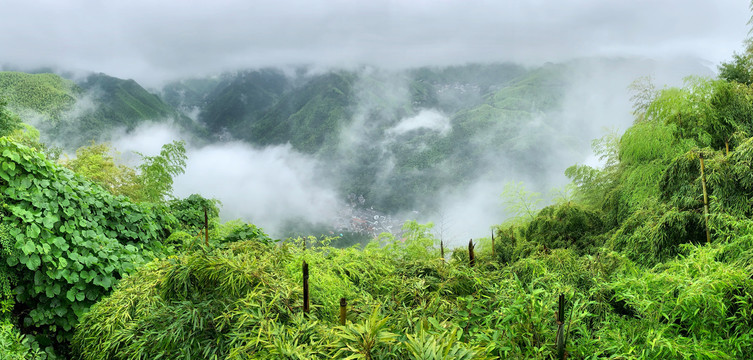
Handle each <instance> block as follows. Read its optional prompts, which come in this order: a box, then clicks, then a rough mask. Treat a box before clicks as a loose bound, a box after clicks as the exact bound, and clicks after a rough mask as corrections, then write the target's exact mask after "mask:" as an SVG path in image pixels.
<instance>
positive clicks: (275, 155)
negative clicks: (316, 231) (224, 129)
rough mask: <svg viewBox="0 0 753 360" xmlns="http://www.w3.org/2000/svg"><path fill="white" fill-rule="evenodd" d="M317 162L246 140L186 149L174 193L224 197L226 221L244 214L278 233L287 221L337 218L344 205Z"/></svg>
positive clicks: (298, 154) (330, 221)
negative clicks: (259, 147) (244, 142)
mask: <svg viewBox="0 0 753 360" xmlns="http://www.w3.org/2000/svg"><path fill="white" fill-rule="evenodd" d="M318 166H319V164H318V162H317V161H316V160H314V159H312V158H310V157H308V156H306V155H303V154H301V153H298V152H296V151H294V150H293V149H292V148H291V147H290V146H289V145H285V146H272V147H267V148H264V149H256V148H252V147H250V146H248V145H247V144H242V143H224V144H215V145H210V146H206V147H202V148H197V149H190V150H189V151H188V164H187V166H186V173H185V174H183V175H180V176H179V177H177V178H176V180H175V194H176V195H178V196H180V197H185V196H188V195H190V194H194V193H197V194H202V196H205V197H211V198H216V199H218V200H220V201H221V202H222V211H221V216H222V218H223V220H230V219H235V218H240V219H243V220H245V221H248V222H251V223H254V224H256V225H259V226H261V227H262V228H264V229H265V230H266V231H268V232H269V233H270V234H271V235H273V236H275V235H279V234H280V231H281V230H282V227H283V226H284V225H285V224H286V222H289V221H297V220H300V219H305V220H307V221H308V222H310V223H314V224H317V223H330V224H331V223H333V222H334V221H333V218H334V217H335V216H336V212H337V210H338V209H339V208H340V206H341V204H340V202H339V198H338V196H337V195H336V192H335V190H334V188H332V187H331V186H330V185H329V184H327V181H326V179H323V178H322V177H320V176H319V175H318V171H317V167H318Z"/></svg>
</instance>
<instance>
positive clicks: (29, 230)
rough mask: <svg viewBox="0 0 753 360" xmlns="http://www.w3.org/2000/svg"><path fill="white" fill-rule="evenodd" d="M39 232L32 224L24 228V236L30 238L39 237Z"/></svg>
mask: <svg viewBox="0 0 753 360" xmlns="http://www.w3.org/2000/svg"><path fill="white" fill-rule="evenodd" d="M41 231H42V230H41V229H39V226H37V224H33V223H32V224H29V226H27V227H26V236H28V237H30V238H36V237H38V236H39V233H40V232H41Z"/></svg>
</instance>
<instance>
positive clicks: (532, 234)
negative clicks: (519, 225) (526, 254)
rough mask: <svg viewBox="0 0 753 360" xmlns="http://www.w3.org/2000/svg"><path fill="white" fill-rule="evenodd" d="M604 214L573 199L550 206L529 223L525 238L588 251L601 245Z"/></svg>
mask: <svg viewBox="0 0 753 360" xmlns="http://www.w3.org/2000/svg"><path fill="white" fill-rule="evenodd" d="M602 232H603V222H602V220H601V214H599V213H598V212H596V211H593V210H589V209H587V208H585V207H584V206H582V205H578V204H574V203H571V202H566V203H561V204H557V205H551V206H547V207H545V208H544V209H542V210H541V211H540V212H539V213H538V214H537V215H536V217H535V218H534V219H533V220H532V221H531V222H530V224H528V228H527V230H526V238H527V239H528V240H530V241H535V242H537V243H539V244H542V245H544V246H546V247H547V248H549V249H558V248H572V249H575V250H577V251H582V252H588V251H592V250H593V249H594V248H595V247H597V246H599V245H601V244H598V243H595V236H596V235H599V234H601V233H602Z"/></svg>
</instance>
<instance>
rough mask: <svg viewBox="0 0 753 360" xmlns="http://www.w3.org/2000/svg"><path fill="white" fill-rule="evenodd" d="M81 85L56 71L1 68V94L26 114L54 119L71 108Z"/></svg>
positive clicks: (11, 106)
mask: <svg viewBox="0 0 753 360" xmlns="http://www.w3.org/2000/svg"><path fill="white" fill-rule="evenodd" d="M81 92H82V91H81V88H79V87H78V86H77V85H76V84H74V83H73V82H72V81H70V80H66V79H63V78H61V77H60V76H58V75H55V74H27V73H22V72H16V71H0V97H2V98H4V99H5V100H7V101H8V103H9V106H10V108H11V109H12V110H13V111H14V112H17V113H23V114H24V115H26V116H30V115H36V116H42V117H43V118H45V119H48V120H51V121H54V120H59V119H60V117H61V116H62V115H63V113H65V112H66V111H69V110H70V109H71V108H72V107H73V105H74V104H75V103H76V99H77V98H78V96H79V95H80V94H81Z"/></svg>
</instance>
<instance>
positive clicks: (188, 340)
mask: <svg viewBox="0 0 753 360" xmlns="http://www.w3.org/2000/svg"><path fill="white" fill-rule="evenodd" d="M751 58H753V49H748V50H747V51H746V53H744V54H741V55H736V56H735V57H734V60H733V62H731V63H729V64H723V65H722V66H721V70H722V71H721V76H720V78H719V79H709V78H700V77H690V78H688V79H687V80H686V82H685V84H684V86H682V87H678V88H664V89H660V90H656V89H655V88H654V87H653V85H652V84H651V83H650V82H646V81H643V80H641V81H637V82H636V83H634V85H633V90H634V91H635V92H634V95H635V96H634V98H633V100H634V112H633V115H634V117H635V121H634V123H633V125H632V126H631V127H630V128H629V129H627V130H626V131H625V132H624V133H623V134H609V135H607V136H605V137H603V138H601V139H597V140H595V141H594V142H593V144H592V145H593V150H594V152H595V153H596V154H597V155H598V156H600V158H601V161H602V163H603V166H600V167H598V168H594V167H590V166H586V165H579V164H576V165H573V166H571V167H569V168H568V169H567V170H566V172H565V174H566V175H567V176H568V177H569V178H570V179H571V180H572V187H571V188H569V190H567V191H563V194H562V196H560V198H559V199H558V200H556V201H554V202H553V203H551V204H549V205H548V206H546V207H544V208H543V209H540V210H538V207H537V206H536V204H537V202H538V201H539V200H540V197H539V196H537V195H536V194H535V193H533V192H529V191H526V190H525V188H524V186H523V184H518V183H515V184H511V185H508V186H507V187H504V188H502V186H500V187H501V188H500V189H499V192H502V193H503V194H505V195H506V196H507V198H506V199H505V203H506V204H507V205H508V207H509V210H510V211H511V212H513V213H516V214H517V217H513V218H510V219H507V220H504V221H503V219H499V221H500V222H501V223H500V224H496V225H492V224H490V226H491V232H492V237H491V238H486V239H476V240H472V241H471V242H470V243H469V244H468V246H467V247H465V246H464V247H461V248H455V249H449V248H446V247H445V244H444V242H443V240H442V239H441V237H437V236H436V235H435V234H434V233H433V225H432V224H419V223H417V222H414V221H409V222H406V223H405V224H404V226H403V228H402V231H399V232H396V234H389V233H383V234H381V235H379V236H378V237H376V238H374V239H372V240H371V241H370V242H369V243H368V244H367V245H365V246H360V245H356V246H353V247H349V248H336V247H333V246H332V244H335V243H336V241H337V238H327V237H319V238H317V237H313V236H312V237H305V238H301V237H299V238H289V239H271V238H270V237H269V236H268V235H267V234H266V233H265V232H264V231H263V230H262V229H260V228H258V227H256V226H255V225H253V224H248V223H244V222H243V221H240V220H234V221H227V222H224V223H222V222H220V220H219V204H218V202H217V201H216V200H213V199H207V198H204V197H202V196H201V195H199V194H194V195H191V196H189V197H187V198H184V199H177V198H175V197H174V196H173V195H172V184H173V179H174V177H175V176H176V175H178V174H180V173H182V172H183V171H184V168H185V166H186V150H185V144H184V143H183V142H180V141H176V142H173V143H170V144H166V145H164V146H163V147H162V151H161V152H160V154H159V155H155V156H141V164H140V165H138V166H137V167H136V168H128V167H126V166H124V165H122V164H117V163H116V161H115V159H114V156H113V153H112V151H111V149H110V148H109V147H108V146H106V145H102V144H96V143H95V144H91V145H88V146H86V147H82V148H79V151H78V152H77V157H76V159H73V160H70V159H68V160H61V161H60V162H55V161H54V160H55V159H48V158H47V157H46V155H45V153H46V152H49V151H47V150H49V149H47V148H45V145H44V144H43V143H41V142H40V140H39V137H38V135H39V134H38V132H35V129H34V128H33V127H31V126H29V125H28V124H27V125H22V124H21V123H20V121H19V120H20V119H23V113H22V114H21V116H18V115H17V114H14V113H13V112H12V110H15V109H16V108H14V107H13V104H20V103H18V102H17V103H12V102H11V103H9V106H8V108H7V109H6V108H5V106H4V104H5V103H4V102H2V103H0V136H1V137H0V216H1V218H0V358H2V359H58V358H63V359H178V358H185V359H368V360H371V359H423V360H434V359H566V358H571V359H599V358H607V359H747V358H750V354H753V220H751V216H753V203H752V202H751V199H753V171H752V170H753V168H751V164H753V88H751V83H753V81H751V79H753V75H751V74H753V72H751V71H749V69H750V67H749V66H748V64H750V63H751ZM568 69H569V68H568V66H567V65H546V66H543V67H541V68H537V69H522V68H519V67H516V66H502V65H489V66H486V67H476V66H473V65H468V66H465V67H455V68H447V69H420V70H416V71H413V72H407V73H402V74H400V75H399V76H398V79H397V80H395V79H386V78H385V76H384V74H380V73H378V72H369V71H366V72H363V73H352V72H336V73H328V74H323V75H322V74H319V75H315V76H310V77H308V78H299V79H297V80H296V79H293V80H295V81H291V80H290V79H287V78H285V77H283V76H282V75H281V74H279V73H276V72H274V71H264V72H258V73H239V74H236V75H238V76H231V77H229V78H224V79H220V80H218V81H216V82H215V81H207V82H201V81H198V82H187V83H183V85H174V87H172V88H171V90H170V91H168V92H166V94H172V95H171V96H173V97H172V100H171V101H174V102H175V103H176V104H178V103H180V104H182V105H186V106H189V107H190V106H193V105H190V104H198V103H204V104H205V105H207V104H212V103H215V104H225V105H222V106H220V105H216V106H214V107H213V106H211V105H207V107H206V108H205V109H209V110H212V111H209V110H205V111H204V112H203V113H201V114H200V118H201V119H203V120H202V121H204V122H206V121H207V119H211V124H210V126H209V128H211V129H213V131H214V130H217V129H232V130H231V131H233V134H236V133H237V134H238V136H248V138H246V139H245V140H247V141H253V142H255V143H256V144H261V143H262V142H263V144H264V145H269V144H276V143H285V142H290V143H291V145H292V146H293V147H295V148H296V149H298V150H299V151H302V152H307V153H310V154H314V155H315V156H317V157H319V158H320V159H330V160H334V162H333V163H332V164H338V165H337V166H333V169H332V171H333V173H335V172H344V173H346V174H348V175H349V177H347V179H348V180H347V182H344V183H343V184H342V187H343V190H344V191H346V192H351V193H358V194H364V193H366V192H369V191H373V192H376V190H374V189H377V186H381V187H387V188H388V189H389V190H390V191H388V193H387V194H384V195H382V196H381V197H380V196H379V195H377V194H372V193H369V194H370V196H371V195H373V197H372V199H375V200H372V201H373V203H374V204H378V205H379V206H382V207H383V208H384V209H404V208H409V207H410V206H413V205H415V204H416V203H418V202H420V200H419V197H418V195H416V194H417V193H419V194H422V195H426V194H437V193H439V191H441V189H442V188H441V187H440V185H442V184H444V185H447V186H450V187H452V186H462V185H463V184H464V181H465V180H464V179H463V175H464V174H466V173H469V172H471V171H472V170H474V169H476V168H477V167H478V166H483V165H486V164H490V163H492V164H494V165H496V166H497V167H499V168H500V169H502V170H504V169H505V168H506V167H508V168H509V167H511V166H516V167H520V168H523V169H524V171H526V172H528V173H530V174H533V175H536V174H541V172H542V171H543V166H545V163H544V162H541V163H534V164H531V163H528V162H527V160H529V159H530V157H527V156H529V155H532V154H533V155H535V156H536V157H544V156H545V154H547V153H548V152H551V151H553V149H554V147H556V146H558V144H554V143H548V144H545V143H544V140H545V139H550V138H555V137H554V136H553V135H559V138H558V139H559V140H558V141H561V142H562V143H566V142H568V141H569V138H568V136H569V135H572V134H573V132H574V131H577V130H570V131H569V132H568V131H565V130H564V129H563V127H562V126H561V124H559V123H558V122H557V120H558V118H557V117H554V116H549V115H550V114H551V111H554V110H556V109H558V107H559V106H560V105H561V101H562V99H563V96H564V95H563V88H564V86H565V84H566V83H567V77H566V76H565V74H566V73H567V70H568ZM6 76H10V78H13V77H14V76H20V78H24V76H23V75H6ZM458 78H463V79H475V80H474V81H476V83H474V84H471V83H458V81H457V79H458ZM29 79H33V81H41V82H43V83H47V84H53V85H54V86H52V85H50V87H44V88H43V89H47V90H40V91H50V92H52V93H54V92H55V91H52V90H50V89H61V86H69V85H70V84H69V83H67V82H64V81H63V82H59V83H58V82H56V80H55V79H57V78H55V77H54V76H42V77H39V78H36V77H29ZM40 79H44V81H42V80H40ZM265 79H266V80H265ZM262 80H264V81H268V82H269V83H268V85H269V86H261V85H260V83H263V81H262ZM29 81H31V80H29ZM395 81H396V82H397V83H399V84H408V86H393V85H394V84H395ZM55 84H56V85H55ZM61 84H63V85H61ZM65 84H68V85H65ZM86 86H88V87H86V91H90V90H92V89H95V88H97V89H99V90H98V91H101V96H103V99H104V98H106V99H107V100H106V101H104V103H106V104H108V105H102V106H104V107H98V106H99V105H97V106H95V109H100V110H102V109H108V107H109V109H110V110H111V111H113V112H112V113H111V114H112V117H113V119H115V120H114V121H113V122H109V120H106V121H105V122H103V123H102V124H107V125H102V126H103V127H102V128H98V129H99V130H101V129H103V128H105V127H107V126H114V124H116V123H125V124H126V125H128V124H130V125H129V126H135V125H136V124H137V123H138V121H137V120H134V119H146V118H148V117H152V116H170V115H171V114H174V112H172V111H173V110H171V107H170V106H167V105H165V103H163V102H162V101H161V100H160V99H159V98H157V97H156V96H154V95H151V94H148V93H146V92H145V91H144V92H141V90H143V89H142V88H141V87H140V86H138V84H136V83H134V82H131V81H124V80H120V79H115V78H110V77H107V76H104V75H98V76H95V77H93V78H90V82H89V83H88V85H86ZM181 86H187V87H191V89H192V92H183V91H182V90H181ZM212 88H213V90H211V93H210V94H207V93H203V92H206V91H210V89H212ZM249 88H250V89H251V90H253V91H255V92H256V93H257V94H258V97H257V98H256V99H255V100H254V101H251V100H253V99H249V98H245V99H244V98H243V96H242V95H243V92H244V91H247V90H248V89H249ZM70 89H75V87H71V88H70ZM140 89H141V90H140ZM265 89H266V90H265ZM270 89H271V90H270ZM267 90H269V91H267ZM70 91H71V92H72V93H76V91H78V90H70ZM448 92H449V93H448ZM139 94H141V95H139ZM180 94H183V95H185V96H182V95H180ZM405 94H408V96H407V97H406V96H403V95H405ZM27 96H29V97H31V98H35V97H34V95H33V94H29V95H27ZM46 96H47V95H40V96H39V97H38V98H36V100H34V101H32V102H31V103H32V104H36V106H39V104H40V103H39V101H42V100H39V99H45V98H46ZM442 97H448V98H453V99H461V98H462V99H463V100H462V103H464V104H467V106H460V105H459V104H460V102H457V103H453V102H452V101H443V100H442ZM62 98H65V97H64V96H63V97H62ZM364 98H365V99H369V101H367V102H363V101H361V100H363V99H364ZM212 99H214V100H212ZM217 99H222V100H221V101H220V100H217ZM256 100H258V102H255V101H256ZM445 100H447V98H445ZM183 101H187V102H188V103H182V102H183ZM215 101H217V102H215ZM61 103H64V101H61ZM440 104H441V105H440ZM182 105H181V106H182ZM29 106H32V105H29ZM173 106H178V105H173ZM438 108H439V109H444V110H442V111H446V112H447V113H442V114H440V115H441V116H444V117H441V116H439V115H437V114H436V113H434V114H430V115H431V116H435V117H436V116H439V117H441V118H442V119H443V120H446V122H442V121H440V122H439V123H438V124H439V125H441V126H434V127H431V126H430V127H428V128H427V127H418V128H416V127H411V126H408V125H405V126H404V127H401V124H404V123H403V121H404V120H405V119H411V118H412V117H415V116H422V114H423V115H426V114H427V113H426V111H428V110H431V109H433V110H436V109H438ZM35 109H37V110H35V111H37V112H40V113H42V111H41V110H39V109H41V108H40V107H37V108H35ZM221 110H228V111H232V113H233V114H236V113H237V116H239V117H237V118H235V117H233V118H227V117H226V116H225V115H222V114H221V113H218V112H221ZM61 111H63V110H61ZM65 111H67V110H65ZM97 111H99V110H95V111H94V112H93V113H89V114H90V115H91V114H97ZM102 111H104V110H102ZM108 111H109V110H108ZM213 113H214V114H217V116H215V117H212V115H211V114H213ZM102 114H108V112H107V111H104V112H103V113H102ZM92 116H94V115H92ZM119 116H123V117H122V118H118V117H119ZM233 116H235V115H233ZM106 117H109V115H108V116H106ZM92 121H93V122H92V123H91V124H92V125H91V126H94V124H96V121H99V120H97V118H96V117H95V118H92ZM64 123H65V121H64V120H61V121H58V122H56V124H64ZM121 125H122V124H121ZM409 125H410V124H409ZM435 125H436V124H435ZM56 126H58V125H56ZM59 126H61V128H59V129H60V130H61V131H72V130H70V129H75V128H64V127H62V126H63V125H59ZM65 129H68V130H65ZM406 129H407V130H406ZM241 130H245V131H246V133H242V132H241ZM251 130H253V131H251ZM254 131H256V132H260V133H263V134H268V135H269V137H268V138H266V137H264V138H258V139H255V138H254V137H256V136H260V135H259V133H256V132H254ZM344 138H346V140H347V141H345V142H343V139H344ZM344 144H345V145H348V146H345V145H344ZM501 150H504V151H506V152H508V153H510V154H513V155H515V156H517V158H515V157H513V158H511V159H512V160H509V159H508V160H507V162H504V163H498V162H497V160H496V159H488V157H486V156H485V154H489V153H492V154H497V153H498V151H501ZM367 160H369V161H367ZM555 160H556V159H550V160H549V161H555ZM385 163H389V164H391V165H392V166H393V168H392V170H391V171H390V172H389V176H391V177H387V178H382V179H381V180H380V181H376V180H375V179H376V175H377V174H380V172H381V171H383V170H384V168H383V167H382V165H384V164H385ZM263 170H264V169H262V171H263ZM492 195H496V194H492ZM430 204H431V203H430V202H427V205H430ZM370 205H371V204H368V205H367V206H370ZM307 290H308V291H307Z"/></svg>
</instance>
